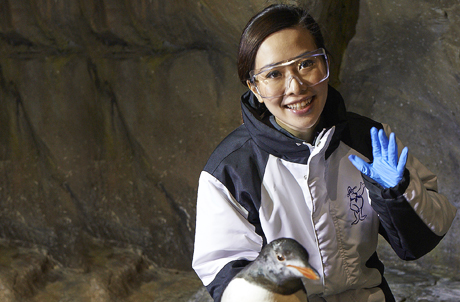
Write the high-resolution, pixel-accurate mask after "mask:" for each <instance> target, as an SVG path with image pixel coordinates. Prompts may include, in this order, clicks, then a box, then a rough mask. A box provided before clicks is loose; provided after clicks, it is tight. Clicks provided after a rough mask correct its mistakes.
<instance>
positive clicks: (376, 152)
mask: <svg viewBox="0 0 460 302" xmlns="http://www.w3.org/2000/svg"><path fill="white" fill-rule="evenodd" d="M371 139H372V156H373V157H374V161H375V160H376V159H377V158H379V157H382V153H381V147H380V141H379V138H378V132H377V128H375V127H372V128H371Z"/></svg>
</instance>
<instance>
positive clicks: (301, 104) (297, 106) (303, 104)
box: [287, 98, 312, 110]
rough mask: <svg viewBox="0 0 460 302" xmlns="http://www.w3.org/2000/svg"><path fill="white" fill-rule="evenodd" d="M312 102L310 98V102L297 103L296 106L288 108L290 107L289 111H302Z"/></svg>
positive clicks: (292, 105)
mask: <svg viewBox="0 0 460 302" xmlns="http://www.w3.org/2000/svg"><path fill="white" fill-rule="evenodd" d="M311 100H312V98H309V99H308V100H305V101H302V102H300V103H295V104H290V105H287V107H288V108H289V109H293V110H300V109H303V108H305V107H306V106H308V105H310V103H311Z"/></svg>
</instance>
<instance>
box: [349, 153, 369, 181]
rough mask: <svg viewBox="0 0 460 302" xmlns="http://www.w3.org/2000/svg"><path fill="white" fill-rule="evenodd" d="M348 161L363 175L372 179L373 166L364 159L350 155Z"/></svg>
mask: <svg viewBox="0 0 460 302" xmlns="http://www.w3.org/2000/svg"><path fill="white" fill-rule="evenodd" d="M348 159H349V160H350V162H351V163H352V164H353V166H355V167H356V169H358V170H359V171H361V173H363V174H364V175H366V176H369V177H371V166H370V164H368V163H366V162H365V161H364V160H363V159H361V158H360V157H358V156H356V155H350V156H348Z"/></svg>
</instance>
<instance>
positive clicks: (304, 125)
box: [249, 27, 328, 141]
mask: <svg viewBox="0 0 460 302" xmlns="http://www.w3.org/2000/svg"><path fill="white" fill-rule="evenodd" d="M316 48H317V47H316V45H315V42H314V40H313V36H312V35H311V34H310V32H309V31H308V30H307V29H305V28H301V27H295V28H287V29H283V30H281V31H278V32H275V33H273V34H271V35H270V36H268V37H267V38H266V39H265V40H264V41H263V42H262V44H261V45H260V47H259V50H258V51H257V55H256V60H255V67H254V69H260V68H262V67H264V66H267V65H269V64H273V63H277V62H281V61H284V60H288V59H292V58H294V57H296V56H298V55H300V54H303V53H305V52H307V51H313V50H316ZM327 85H328V80H325V81H324V82H322V83H319V84H317V85H315V86H313V87H307V86H306V85H301V84H300V83H299V82H298V81H297V80H296V79H292V81H291V82H290V84H289V87H288V88H286V91H285V95H284V96H281V97H276V98H262V97H261V96H260V95H258V94H257V91H256V89H255V87H254V86H252V85H249V87H250V89H251V90H252V91H253V92H254V94H255V95H256V96H257V99H258V100H259V102H261V103H264V104H265V106H266V107H267V108H268V110H269V111H270V112H271V113H272V114H273V115H274V116H275V120H276V122H277V123H278V124H279V125H280V126H281V127H282V128H284V129H286V130H287V131H289V132H290V133H291V134H293V135H294V136H296V137H299V138H301V139H304V140H306V141H311V140H312V139H313V131H314V128H315V126H316V125H317V123H318V121H319V117H320V115H321V112H322V111H323V108H324V105H325V104H326V98H327V89H328V87H327Z"/></svg>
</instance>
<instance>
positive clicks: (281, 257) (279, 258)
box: [276, 255, 286, 261]
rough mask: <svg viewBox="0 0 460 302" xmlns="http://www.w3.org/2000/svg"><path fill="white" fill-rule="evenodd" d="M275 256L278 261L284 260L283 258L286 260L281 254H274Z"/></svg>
mask: <svg viewBox="0 0 460 302" xmlns="http://www.w3.org/2000/svg"><path fill="white" fill-rule="evenodd" d="M276 258H277V259H278V261H284V260H286V258H284V256H283V255H276Z"/></svg>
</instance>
